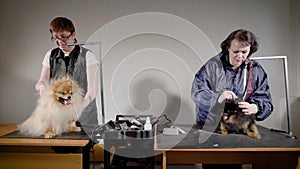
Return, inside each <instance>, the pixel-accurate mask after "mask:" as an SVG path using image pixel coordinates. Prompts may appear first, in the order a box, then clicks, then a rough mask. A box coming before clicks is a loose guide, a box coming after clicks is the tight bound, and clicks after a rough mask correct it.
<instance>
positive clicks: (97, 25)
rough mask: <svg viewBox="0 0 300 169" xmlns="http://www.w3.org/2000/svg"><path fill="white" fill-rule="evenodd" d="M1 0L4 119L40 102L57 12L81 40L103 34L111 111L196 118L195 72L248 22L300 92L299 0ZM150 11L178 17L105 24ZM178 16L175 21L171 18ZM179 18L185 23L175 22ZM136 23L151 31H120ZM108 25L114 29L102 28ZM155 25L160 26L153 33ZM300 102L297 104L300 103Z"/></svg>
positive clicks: (0, 116) (14, 118)
mask: <svg viewBox="0 0 300 169" xmlns="http://www.w3.org/2000/svg"><path fill="white" fill-rule="evenodd" d="M0 3H1V6H0V11H1V12H0V14H1V15H0V17H1V27H0V34H1V40H0V43H1V44H0V48H1V51H2V53H1V55H0V57H1V62H0V64H1V65H0V67H1V77H0V78H1V79H0V84H1V88H0V90H1V96H0V97H1V103H0V123H18V122H21V121H22V120H24V119H25V118H26V117H27V116H28V115H29V114H30V113H31V112H32V110H33V109H34V107H35V104H36V103H35V101H36V93H35V91H34V84H35V82H36V81H37V79H38V76H39V73H40V69H41V61H42V59H43V56H44V54H45V52H46V51H47V50H48V49H49V48H51V47H53V46H54V45H53V44H52V43H51V41H50V39H49V38H50V35H49V31H48V30H49V27H48V25H49V22H50V21H51V20H52V19H53V18H54V17H55V16H67V17H69V18H71V19H72V20H73V21H74V22H75V26H76V28H77V37H78V40H79V41H87V40H88V39H90V40H94V39H97V37H101V39H98V40H101V41H102V44H103V48H104V49H103V54H104V58H105V59H104V60H103V63H104V84H105V98H106V100H105V102H106V105H105V108H106V114H107V117H113V116H114V113H117V112H126V113H130V112H133V111H135V112H136V113H147V112H156V113H158V114H161V113H169V114H170V116H172V118H174V120H175V119H176V120H179V119H180V120H183V121H193V120H194V105H193V103H192V101H191V100H190V87H191V86H190V85H191V80H192V79H193V74H194V73H195V72H196V70H197V69H198V68H199V67H200V66H201V65H202V64H203V61H204V60H205V59H206V58H208V57H211V56H210V55H213V54H216V53H217V52H218V51H220V48H219V45H220V43H221V41H222V40H223V39H224V38H226V36H227V35H228V34H229V33H230V32H232V31H233V30H235V29H238V28H246V29H249V30H251V31H253V32H254V33H255V34H256V35H257V36H258V38H259V42H260V48H259V51H258V52H257V53H256V56H267V55H287V56H288V63H289V75H290V77H289V79H291V80H290V82H289V84H290V95H291V97H293V98H296V97H297V96H299V94H300V92H299V91H300V89H299V87H298V86H299V84H300V80H299V79H300V78H299V76H300V75H299V73H298V72H299V66H298V65H300V61H299V60H300V59H298V57H299V41H300V37H299V34H300V33H299V22H297V21H298V20H299V12H297V11H299V9H300V8H299V2H298V1H297V0H291V1H285V0H264V1H260V0H253V1H251V2H250V1H246V0H227V1H221V0H210V1H206V0H187V1H181V0H164V1H154V0H152V1H140V0H122V1H116V0H112V1H104V0H87V1H82V0H74V1H72V2H71V1H68V0H52V1H39V0H26V1H18V0H1V2H0ZM145 12H159V13H161V14H168V15H164V16H167V17H170V18H171V19H170V21H166V22H165V23H160V24H159V23H157V22H155V16H154V20H151V19H149V22H151V23H153V24H152V26H153V27H151V26H149V25H147V22H145V20H141V21H140V22H141V23H143V22H145V23H144V24H140V25H139V24H137V25H134V23H136V22H133V24H128V23H125V24H124V25H125V27H114V28H112V29H109V30H106V29H105V28H108V27H110V26H112V25H113V24H118V23H119V22H121V21H120V20H122V19H124V17H125V16H127V15H131V14H134V13H142V14H143V13H145ZM131 16H132V15H131ZM147 16H149V15H147ZM150 16H152V15H150ZM176 17H178V18H177V19H176ZM120 18H122V19H120ZM157 19H158V20H159V19H161V18H160V17H159V18H157ZM173 19H174V21H175V22H172V23H171V21H172V20H173ZM125 21H127V20H126V19H125ZM146 21H148V20H146ZM120 24H121V23H120ZM164 24H165V25H164ZM174 24H175V25H176V24H178V27H173V28H168V25H174ZM191 25H194V26H195V27H194V29H193V27H192V26H191ZM104 26H105V27H104ZM184 26H187V27H184ZM136 28H140V29H145V30H148V32H144V33H142V34H139V35H137V34H135V33H134V32H132V34H129V35H127V37H126V38H125V37H124V36H121V35H122V33H126V32H128V31H130V30H131V31H132V30H135V29H136ZM180 28H182V29H180ZM195 29H198V32H197V30H195ZM97 31H98V34H97ZM105 31H106V32H107V33H108V34H101V33H103V32H105ZM151 31H156V32H154V33H153V32H152V34H149V33H151ZM161 32H163V33H161ZM166 32H171V33H173V35H166ZM192 32H197V33H192ZM112 33H114V34H112ZM178 34H179V35H178ZM295 34H296V35H297V36H295ZM193 35H194V36H193ZM176 36H178V37H179V38H178V37H177V38H176ZM120 37H122V38H120ZM114 38H115V39H114ZM118 38H119V39H118ZM112 39H114V41H113V40H112ZM195 43H198V44H197V45H198V47H197V46H194V45H195ZM191 46H192V47H191ZM201 52H203V53H201ZM214 52H215V53H214ZM297 56H298V57H297ZM126 58H127V59H126ZM105 63H106V64H105ZM120 63H122V64H120ZM120 65H121V66H120ZM118 66H119V67H118ZM122 66H123V67H122ZM143 66H144V67H143ZM143 68H144V69H143ZM145 68H148V69H145ZM150 68H151V69H150ZM147 70H148V71H147ZM149 70H151V71H149ZM126 71H128V73H127V72H126ZM116 72H118V73H116ZM114 73H115V74H114ZM113 75H115V76H113ZM142 75H143V76H142ZM153 77H154V79H153ZM128 79H130V80H131V81H129V80H128ZM116 80H118V83H120V84H118V83H116ZM122 82H123V83H122ZM112 89H113V90H112ZM118 90H119V92H118V93H116V91H118ZM113 92H115V93H113ZM114 95H117V96H118V97H116V96H114ZM116 98H117V99H116ZM113 99H114V100H113ZM114 101H115V103H117V104H115V103H114ZM294 101H295V102H293V104H298V102H299V101H297V99H294ZM161 103H163V104H161ZM116 105H117V106H116ZM292 110H293V112H292V113H293V114H297V113H298V112H296V111H297V109H296V110H295V109H292ZM181 111H182V112H185V113H183V114H181V113H180V112H181ZM177 114H179V116H178V118H177ZM187 117H189V118H187ZM295 117H296V116H295ZM297 118H299V117H298V116H297ZM298 120H300V119H298Z"/></svg>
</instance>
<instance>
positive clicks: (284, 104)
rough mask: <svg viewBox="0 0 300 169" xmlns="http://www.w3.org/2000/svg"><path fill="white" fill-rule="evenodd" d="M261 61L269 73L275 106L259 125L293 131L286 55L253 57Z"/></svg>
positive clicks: (288, 131)
mask: <svg viewBox="0 0 300 169" xmlns="http://www.w3.org/2000/svg"><path fill="white" fill-rule="evenodd" d="M251 59H253V60H256V61H257V62H259V63H260V64H261V65H262V67H263V69H264V70H265V71H266V73H267V75H268V82H269V86H270V92H271V96H272V103H273V106H274V111H273V113H272V114H271V115H270V116H269V117H268V118H267V119H265V120H264V121H262V122H258V124H259V125H262V126H265V127H267V128H271V129H276V130H282V131H285V132H287V133H290V132H291V128H290V126H291V124H290V120H289V117H290V108H289V100H288V98H289V94H288V93H289V88H288V69H287V57H286V56H265V57H253V58H251Z"/></svg>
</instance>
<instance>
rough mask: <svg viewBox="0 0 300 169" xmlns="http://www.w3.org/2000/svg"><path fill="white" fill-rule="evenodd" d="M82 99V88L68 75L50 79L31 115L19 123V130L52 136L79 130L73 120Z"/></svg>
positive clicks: (34, 134) (31, 134)
mask: <svg viewBox="0 0 300 169" xmlns="http://www.w3.org/2000/svg"><path fill="white" fill-rule="evenodd" d="M82 99H83V94H82V89H81V88H80V87H79V86H78V84H77V83H76V82H74V81H73V80H72V79H71V78H70V77H69V76H61V77H59V78H57V79H55V80H53V81H51V83H50V84H49V86H48V87H47V89H46V92H45V93H44V94H42V95H40V96H39V99H38V102H37V106H36V108H35V110H34V111H33V113H32V114H31V116H30V117H29V118H28V119H27V120H25V121H24V122H23V123H21V124H20V125H19V129H20V132H21V133H23V134H27V135H30V136H42V135H44V136H45V138H52V137H55V136H57V135H61V134H62V133H65V132H70V131H80V128H78V127H76V125H75V120H76V119H78V117H77V116H78V114H76V112H77V111H78V110H79V107H80V105H81V104H80V103H81V102H82Z"/></svg>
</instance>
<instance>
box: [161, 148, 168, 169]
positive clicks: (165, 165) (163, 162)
mask: <svg viewBox="0 0 300 169" xmlns="http://www.w3.org/2000/svg"><path fill="white" fill-rule="evenodd" d="M162 169H167V151H164V152H163V157H162Z"/></svg>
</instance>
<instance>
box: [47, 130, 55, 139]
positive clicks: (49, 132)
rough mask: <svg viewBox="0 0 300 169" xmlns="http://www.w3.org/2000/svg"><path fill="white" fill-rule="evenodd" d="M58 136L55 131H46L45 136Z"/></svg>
mask: <svg viewBox="0 0 300 169" xmlns="http://www.w3.org/2000/svg"><path fill="white" fill-rule="evenodd" d="M54 137H56V134H55V133H54V132H53V131H47V132H46V133H45V138H54Z"/></svg>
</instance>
